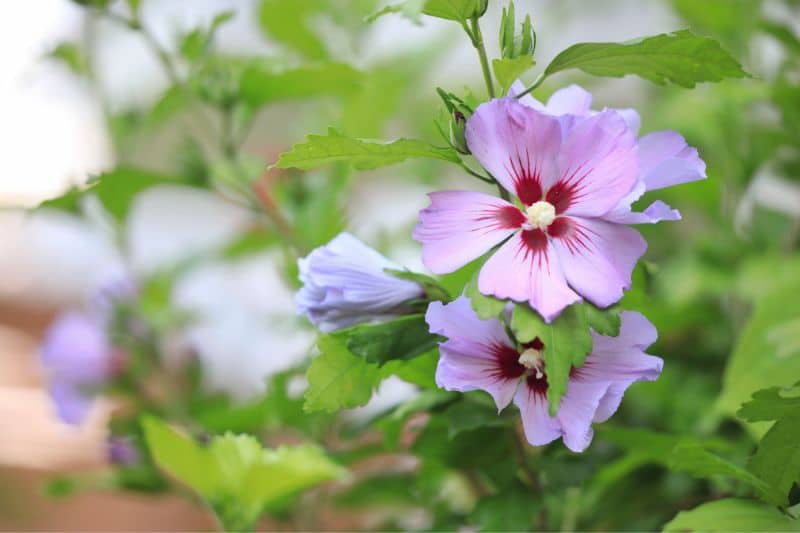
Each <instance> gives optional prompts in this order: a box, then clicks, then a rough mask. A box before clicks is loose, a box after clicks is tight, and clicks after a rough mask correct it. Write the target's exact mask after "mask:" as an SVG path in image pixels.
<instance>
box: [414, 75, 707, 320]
mask: <svg viewBox="0 0 800 533" xmlns="http://www.w3.org/2000/svg"><path fill="white" fill-rule="evenodd" d="M586 95H588V93H585V94H583V93H578V92H576V91H575V90H574V89H569V92H568V93H557V94H556V95H554V97H553V98H551V101H549V102H548V105H547V106H542V104H540V103H538V102H535V101H532V99H531V101H527V100H525V99H524V98H523V99H522V100H523V101H517V100H516V99H514V98H501V99H495V100H491V101H489V102H487V103H485V104H482V105H481V106H479V107H478V108H477V109H476V111H475V113H474V114H473V115H472V117H470V119H469V121H468V122H467V129H466V139H467V144H468V146H469V149H470V151H471V152H472V154H473V155H474V156H475V158H476V159H477V160H478V161H479V162H480V163H481V165H483V167H484V168H485V169H486V170H487V171H488V172H489V173H490V174H491V175H492V176H494V177H495V179H496V180H497V181H498V183H499V184H500V185H501V186H502V187H503V188H504V189H505V190H507V191H508V192H509V193H511V194H512V195H513V196H514V197H515V198H516V199H517V200H518V202H517V203H512V202H509V201H506V200H503V199H501V198H497V197H495V196H492V195H488V194H484V193H479V192H470V191H442V192H434V193H431V194H430V199H431V205H430V206H429V207H427V208H425V209H423V210H422V211H421V212H420V223H419V225H418V226H417V227H416V228H415V230H414V238H415V239H416V240H417V241H419V242H420V243H422V260H423V262H424V263H425V265H426V266H427V267H428V268H429V269H430V270H431V271H432V272H434V273H436V274H446V273H449V272H452V271H454V270H456V269H458V268H460V267H461V266H463V265H465V264H467V263H468V262H470V261H472V260H474V259H477V258H479V257H481V256H482V255H484V254H485V253H486V252H488V251H489V250H490V249H492V248H493V247H495V246H497V245H498V244H500V243H503V244H502V246H500V248H499V249H498V250H496V251H495V252H494V253H493V254H492V255H491V257H489V259H488V260H487V261H486V263H485V264H484V265H483V267H482V268H481V271H480V273H479V277H478V289H479V290H480V292H481V293H483V294H487V295H492V296H495V297H497V298H502V299H512V300H515V301H519V302H523V301H528V302H529V303H530V305H531V307H533V308H534V309H535V310H536V311H538V312H539V314H541V315H542V317H544V319H545V320H546V321H548V322H550V321H552V320H553V319H554V318H555V317H556V316H558V314H559V313H560V312H561V311H562V310H563V309H564V308H565V307H567V306H568V305H570V304H572V303H575V302H577V301H579V300H581V298H582V297H583V298H586V299H587V300H589V301H590V302H592V303H593V304H595V305H597V306H599V307H607V306H609V305H612V304H614V303H616V302H617V301H618V300H619V299H620V298H621V297H622V294H623V290H624V289H628V288H630V283H631V273H632V271H633V267H634V266H635V264H636V262H637V261H638V260H639V258H640V257H641V256H642V254H644V252H645V249H646V248H647V244H646V242H645V241H644V239H643V238H642V236H641V235H640V234H639V233H638V232H637V231H636V230H634V229H632V228H629V227H628V226H627V224H634V223H645V222H656V221H658V220H662V219H676V218H679V215H678V213H677V211H674V210H672V209H671V208H669V206H667V205H666V204H663V203H657V204H654V205H653V206H651V207H650V208H648V209H647V210H646V211H645V213H634V212H632V211H631V208H630V206H631V204H632V203H633V201H635V200H636V199H637V198H638V197H639V196H641V195H642V194H643V192H644V191H645V190H647V189H648V183H649V184H650V185H649V188H651V189H652V188H657V187H660V186H666V185H668V184H674V183H683V182H685V181H690V180H691V179H699V178H700V177H702V174H703V173H704V164H703V163H702V161H700V160H699V158H698V157H697V154H696V151H694V152H692V150H693V149H689V150H688V152H687V148H686V147H685V146H684V148H682V149H680V150H677V152H676V146H674V144H675V143H674V142H673V143H670V142H667V141H666V140H663V139H662V141H663V142H662V141H659V138H658V137H656V138H654V140H653V139H651V140H648V137H650V136H646V137H645V138H643V139H642V140H641V141H640V142H639V143H637V141H636V133H637V131H638V125H637V124H638V115H635V112H631V111H630V110H627V111H624V110H613V109H606V110H604V111H601V112H591V111H590V110H589V102H590V99H589V100H588V101H587V98H586ZM579 100H580V102H579ZM526 102H527V104H528V105H526ZM534 103H535V104H538V106H537V105H534ZM567 104H570V105H567ZM535 107H539V108H540V109H538V110H537V109H536V108H535ZM562 111H563V112H564V113H561V112H562ZM570 112H574V113H570ZM632 126H635V127H632ZM666 133H669V134H671V133H672V132H666ZM651 135H655V134H651ZM676 135H677V134H676ZM670 138H671V137H670ZM680 139H681V140H682V139H683V138H682V137H681V138H680ZM672 140H673V141H674V140H675V139H674V138H672ZM684 145H685V142H684ZM692 154H693V155H692ZM676 161H679V162H680V161H682V162H686V166H685V167H681V173H678V171H677V169H676V167H677V166H679V165H677V163H675V162H676ZM689 167H691V168H694V169H695V170H694V174H691V175H689V174H690V173H689V172H688V171H687V168H689ZM684 171H687V172H684ZM678 174H680V175H678ZM669 176H672V178H670V177H669Z"/></svg>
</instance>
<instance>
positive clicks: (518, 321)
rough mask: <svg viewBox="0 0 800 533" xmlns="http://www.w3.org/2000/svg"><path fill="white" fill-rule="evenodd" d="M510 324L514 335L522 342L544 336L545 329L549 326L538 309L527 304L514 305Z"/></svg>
mask: <svg viewBox="0 0 800 533" xmlns="http://www.w3.org/2000/svg"><path fill="white" fill-rule="evenodd" d="M510 326H511V331H513V332H514V336H515V337H516V338H517V340H518V341H519V342H522V343H526V342H532V341H533V339H535V338H536V337H539V338H540V339H541V338H543V337H544V334H545V329H547V328H548V327H549V326H548V325H547V324H545V322H544V320H542V317H540V316H539V315H538V314H537V313H536V311H534V310H533V309H531V308H530V307H529V306H527V305H525V304H516V305H515V306H514V310H513V311H512V312H511V323H510Z"/></svg>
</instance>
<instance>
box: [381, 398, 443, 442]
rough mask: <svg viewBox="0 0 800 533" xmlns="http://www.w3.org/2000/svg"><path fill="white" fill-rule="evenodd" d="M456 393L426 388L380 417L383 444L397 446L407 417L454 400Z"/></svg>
mask: <svg viewBox="0 0 800 533" xmlns="http://www.w3.org/2000/svg"><path fill="white" fill-rule="evenodd" d="M458 398H459V395H458V393H455V392H450V391H445V390H441V389H433V390H426V391H423V392H421V393H420V394H419V395H417V396H415V397H414V398H412V399H410V400H409V401H407V402H405V403H404V404H402V405H400V406H398V407H397V408H395V409H394V411H392V412H391V413H390V414H389V415H387V416H384V417H383V418H381V419H380V420H379V421H378V423H377V425H378V427H379V428H380V429H381V431H383V442H384V445H385V446H386V447H387V448H389V449H395V448H397V445H398V443H399V440H400V433H401V432H402V430H403V427H404V426H405V423H406V421H408V419H409V417H410V416H411V415H413V414H415V413H419V412H422V411H430V410H432V409H434V408H436V407H440V406H442V405H446V404H449V403H452V402H453V401H456V400H457V399H458Z"/></svg>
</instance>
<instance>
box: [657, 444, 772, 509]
mask: <svg viewBox="0 0 800 533" xmlns="http://www.w3.org/2000/svg"><path fill="white" fill-rule="evenodd" d="M667 466H668V468H670V469H671V470H674V471H676V472H686V473H687V474H691V475H693V476H695V477H699V478H709V477H713V476H718V475H719V476H727V477H730V478H733V479H736V480H737V481H741V482H742V483H746V484H748V485H750V486H751V487H753V488H754V489H756V491H757V492H758V493H759V494H761V495H763V496H764V497H765V498H767V499H771V498H774V496H775V491H774V490H773V488H772V487H771V486H770V485H769V484H768V483H766V482H764V481H762V480H761V479H759V478H758V477H756V476H754V475H753V474H752V473H750V472H748V471H747V470H746V469H744V468H742V467H740V466H738V465H736V464H734V463H732V462H730V461H728V460H726V459H723V458H722V457H720V456H719V455H717V454H715V453H712V452H710V451H708V450H707V449H705V448H704V447H703V446H702V445H701V444H698V443H695V442H679V443H678V444H677V445H676V446H675V447H674V448H673V449H672V451H671V453H670V454H669V455H668V456H667Z"/></svg>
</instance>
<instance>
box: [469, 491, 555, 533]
mask: <svg viewBox="0 0 800 533" xmlns="http://www.w3.org/2000/svg"><path fill="white" fill-rule="evenodd" d="M540 507H541V502H540V501H539V500H538V498H536V494H535V493H534V492H533V491H531V490H530V489H529V488H528V487H526V486H524V485H522V484H521V483H520V484H515V485H512V486H511V487H509V488H506V489H504V490H503V492H502V493H498V494H493V495H491V496H486V497H483V498H481V499H480V500H479V501H478V504H477V505H476V506H475V509H474V510H473V511H472V513H470V515H469V520H470V522H471V523H473V524H475V525H477V526H478V528H479V531H530V530H531V527H532V523H533V522H534V517H535V516H536V513H537V512H538V511H539V508H540Z"/></svg>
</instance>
